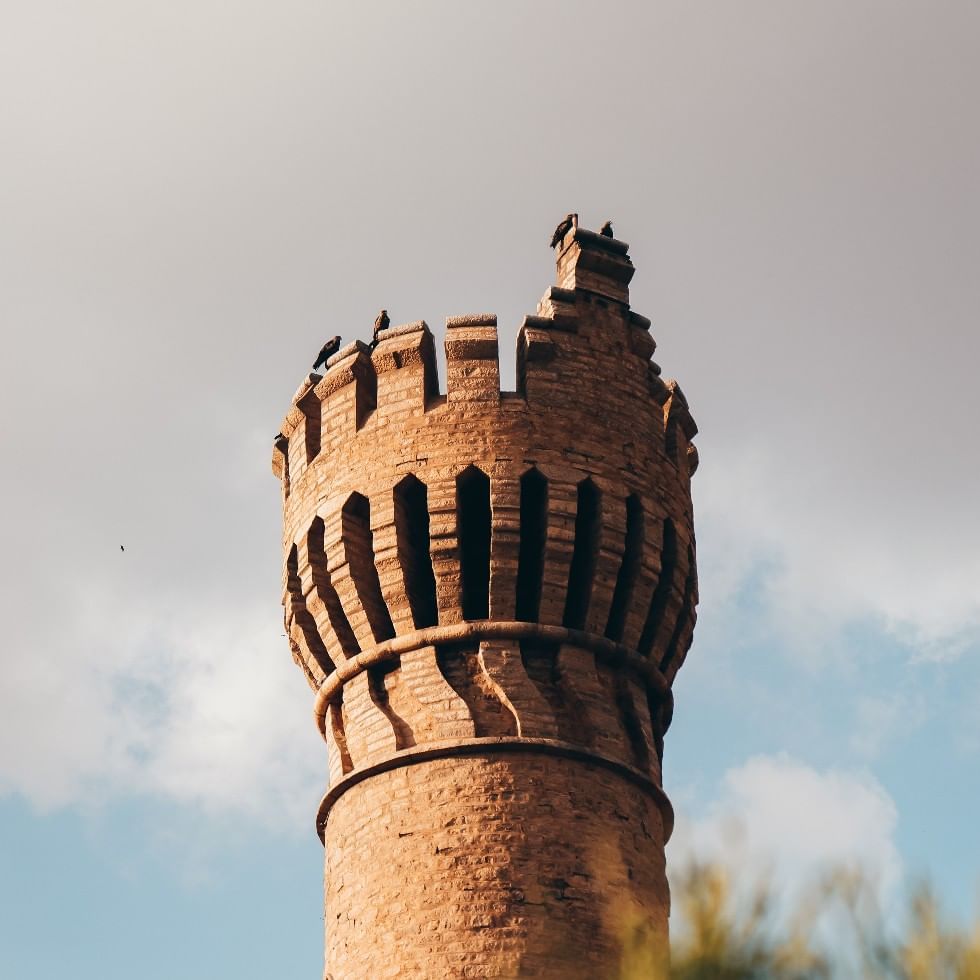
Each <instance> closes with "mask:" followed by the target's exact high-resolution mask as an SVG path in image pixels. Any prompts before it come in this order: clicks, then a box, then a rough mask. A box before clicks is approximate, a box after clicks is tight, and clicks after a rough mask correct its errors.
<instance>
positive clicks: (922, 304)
mask: <svg viewBox="0 0 980 980" xmlns="http://www.w3.org/2000/svg"><path fill="white" fill-rule="evenodd" d="M978 49H980V7H978V6H977V5H976V4H974V3H973V2H972V0H964V2H952V0H929V2H925V0H921V2H905V0H819V2H816V0H814V2H810V0H741V2H738V3H733V2H722V0H714V2H705V0H674V2H660V0H653V2H642V3H640V2H636V3H627V2H616V3H610V4H601V5H600V4H592V3H589V4H586V3H581V2H577V0H576V2H571V0H566V2H564V3H557V2H551V0H536V2H534V3H517V2H512V0H499V2H497V3H495V4H492V5H475V4H461V3H449V2H440V3H435V2H423V0H420V2H415V3H411V4H405V3H396V2H385V3H367V2H365V3H358V4H350V3H345V4H338V3H334V2H329V0H320V2H318V3H312V2H309V3H307V2H301V0H282V2H279V3H276V4H269V3H257V2H243V0H239V2H237V3H230V2H218V0H195V2H194V3H190V2H186V0H172V2H170V3H167V4H162V3H157V4H151V3H133V2H130V0H125V2H123V0H79V2H70V0H60V2H54V0H33V2H31V3H30V4H27V3H21V4H15V3H12V2H8V3H5V4H0V92H2V93H3V94H2V96H0V143H2V153H0V215H2V221H0V325H2V329H3V352H4V353H3V359H2V362H0V412H2V417H3V420H4V421H3V425H2V427H0V438H2V441H3V445H2V449H3V451H2V453H0V470H2V482H3V487H4V503H5V506H4V507H3V508H2V510H0V561H2V566H0V568H2V579H0V584H2V589H0V624H2V633H0V839H2V840H3V846H2V848H0V913H2V914H0V975H2V976H4V977H9V978H11V980H20V978H25V980H28V978H29V980H53V978H56V977H57V978H61V977H63V976H65V975H69V974H70V975H71V976H73V977H75V978H78V980H95V978H98V980H115V978H127V980H128V978H129V977H131V976H132V975H133V973H134V970H136V969H138V972H139V974H140V976H141V977H143V978H144V980H217V978H223V977H228V976H235V977H236V978H238V980H267V978H268V977H271V976H275V977H281V978H284V980H289V978H293V977H295V978H300V977H309V976H317V975H318V971H319V970H320V968H321V962H322V960H321V958H322V933H321V929H322V911H321V898H320V896H321V876H322V848H321V846H320V843H319V841H318V840H317V838H316V835H315V833H314V830H313V819H314V814H315V810H316V806H317V803H318V801H319V798H320V796H321V794H322V792H323V789H324V785H325V780H326V755H325V748H324V746H323V743H322V742H321V741H320V739H319V736H318V734H317V732H316V729H315V727H314V725H313V722H312V715H311V707H312V696H311V694H310V691H309V689H308V688H307V686H306V683H305V681H304V680H303V678H302V676H301V674H300V672H299V671H298V670H297V669H296V668H295V666H294V664H293V663H292V661H291V657H290V653H289V650H288V647H287V646H286V643H285V640H284V639H283V638H282V636H281V633H282V629H281V609H280V606H279V596H280V561H281V555H280V537H279V532H280V516H281V515H280V498H279V488H278V485H277V482H276V480H275V479H274V478H273V476H272V474H271V472H270V447H271V440H272V437H273V435H274V434H275V432H276V430H277V426H278V424H279V422H280V420H281V418H282V416H283V415H284V413H285V410H286V408H287V407H288V404H289V399H290V397H291V395H292V393H293V391H294V390H295V388H296V386H297V384H298V383H299V381H300V380H301V379H302V378H303V376H304V375H305V373H306V372H307V370H308V369H309V364H310V363H312V360H313V357H314V356H315V354H316V352H317V351H318V350H319V347H320V345H321V344H322V343H323V341H324V340H325V339H326V338H327V337H329V336H331V335H332V334H334V333H341V334H343V335H344V336H345V338H348V339H353V338H354V337H355V336H360V337H362V338H363V337H367V336H368V335H369V332H370V329H371V323H372V321H373V319H374V316H375V314H376V312H377V310H378V309H379V308H380V307H382V306H384V307H387V308H388V310H389V311H390V313H391V317H392V321H393V322H394V323H403V322H407V321H410V320H415V319H420V318H424V319H425V320H427V321H428V323H429V324H430V325H431V326H432V327H433V329H434V330H435V332H436V334H437V336H439V335H441V332H442V327H443V324H444V321H445V318H446V317H447V316H451V315H456V314H460V313H467V312H472V311H483V310H491V311H496V313H497V314H498V318H499V323H500V336H501V352H502V362H501V373H502V376H503V380H504V382H505V384H507V385H508V386H512V385H513V381H514V361H513V357H512V354H511V352H512V351H513V348H514V343H515V338H516V332H517V328H518V326H519V324H520V321H521V318H522V316H523V315H524V314H525V313H532V312H534V308H535V305H536V302H537V300H538V298H539V297H540V296H541V295H542V293H543V292H544V291H545V289H547V287H548V286H549V285H550V284H551V283H552V282H553V281H554V269H553V264H552V263H553V256H552V253H551V252H550V250H549V249H548V241H549V238H550V235H551V232H552V230H553V228H554V226H555V224H556V223H557V221H558V220H559V219H560V218H561V217H562V216H563V215H564V214H565V213H566V212H568V211H577V212H578V213H579V214H580V216H581V222H582V224H584V225H585V226H586V227H591V228H598V226H599V225H600V224H601V222H602V221H603V220H605V219H606V218H612V219H613V221H614V222H615V227H616V233H617V237H619V238H622V239H624V240H626V241H628V242H629V243H630V254H631V256H632V258H633V261H634V263H635V265H636V268H637V272H636V275H635V278H634V281H633V284H632V287H631V304H632V306H633V308H634V309H636V310H637V311H638V312H639V313H641V314H643V315H645V316H648V317H650V318H651V320H652V321H653V328H652V329H653V334H654V336H655V337H656V339H657V341H658V352H657V361H658V362H659V363H660V364H661V365H662V367H663V369H664V375H665V376H666V377H676V378H677V379H678V380H679V381H680V383H681V384H682V386H683V388H684V391H685V393H686V395H687V397H688V399H689V401H690V403H691V406H692V410H693V414H694V416H695V418H696V419H697V421H698V424H699V426H700V430H701V432H700V435H699V436H698V439H697V444H698V447H699V450H700V457H701V466H700V469H699V471H698V473H697V476H696V478H695V480H694V502H695V514H696V529H697V535H698V556H699V572H700V586H701V588H700V592H701V606H700V613H699V623H698V628H697V632H696V635H695V641H694V646H693V648H692V650H691V653H690V655H689V657H688V660H687V663H686V665H685V667H684V669H683V670H682V671H681V673H680V675H679V676H678V679H677V682H676V684H675V694H676V698H677V708H676V712H675V718H674V723H673V726H672V728H671V730H670V732H669V733H668V736H667V745H666V760H665V770H664V780H665V786H666V789H667V792H668V794H669V795H670V796H671V798H672V799H673V801H674V804H675V808H676V810H677V814H678V818H677V830H676V833H675V837H674V839H673V841H672V842H671V844H670V845H669V847H668V861H669V862H670V863H671V866H672V867H673V868H675V869H676V868H679V867H681V866H683V864H684V862H685V861H686V860H688V859H689V858H690V857H691V856H701V857H704V856H707V857H712V856H715V857H719V858H721V859H723V860H725V861H727V862H731V863H732V864H733V866H735V867H737V868H741V869H745V868H748V869H750V870H751V871H752V872H753V873H756V872H760V873H761V872H762V871H766V872H768V873H771V874H773V875H774V876H775V877H776V880H777V881H778V882H779V883H780V887H781V888H785V889H786V890H787V893H788V892H789V891H791V890H792V889H793V888H795V887H799V883H800V882H801V881H803V880H804V879H806V877H807V876H808V875H811V874H813V873H814V872H815V871H816V870H819V869H821V868H824V867H827V866H828V865H829V864H832V863H835V862H857V863H859V864H860V865H861V866H862V867H864V868H866V869H867V870H868V872H869V873H870V874H872V875H874V876H875V880H876V881H877V882H878V887H879V889H880V894H881V897H882V901H883V902H884V903H888V902H895V901H897V900H898V896H900V895H901V894H903V890H904V889H905V888H906V887H907V886H908V883H909V882H911V881H914V880H916V879H918V878H920V877H928V878H930V879H931V880H932V881H933V882H934V883H935V885H936V887H937V889H938V891H939V893H940V894H941V896H942V897H943V900H944V902H945V903H946V905H947V907H948V908H949V909H950V910H951V912H952V913H953V914H955V915H959V916H964V917H965V916H967V915H968V914H970V912H971V910H972V909H973V908H974V900H975V898H976V897H977V894H978V886H980V861H978V857H977V852H978V848H977V832H976V825H977V822H978V814H980V777H978V773H980V521H978V520H977V517H976V507H977V487H978V486H980V449H978V440H977V437H976V428H977V423H978V419H980V386H978V385H977V383H976V373H977V369H976V364H977V360H978V354H980V344H978V341H977V329H976V325H977V311H978V309H980V276H978V274H977V270H978V268H980V186H978V184H980V178H978V174H980V132H978V125H977V121H976V93H977V91H978V90H980V50H978ZM120 545H124V546H125V551H124V552H122V551H120Z"/></svg>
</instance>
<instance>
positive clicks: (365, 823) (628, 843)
mask: <svg viewBox="0 0 980 980" xmlns="http://www.w3.org/2000/svg"><path fill="white" fill-rule="evenodd" d="M460 748H461V750H462V751H463V753H464V754H462V755H453V754H448V755H441V756H439V755H437V756H436V757H435V758H432V757H431V754H427V755H423V756H421V757H419V758H418V759H417V760H411V759H405V758H401V759H399V760H397V762H398V764H397V765H396V766H395V767H394V768H390V769H387V770H385V769H384V768H383V767H381V768H380V770H379V771H376V772H375V773H374V774H372V775H369V776H368V777H367V778H363V779H361V780H360V781H358V782H356V783H354V784H353V785H349V787H347V788H346V789H344V788H343V787H342V786H338V787H337V788H336V789H337V790H342V791H341V793H340V795H339V796H335V792H336V791H332V792H331V793H330V794H329V795H328V798H327V800H325V804H327V805H328V806H329V811H328V813H326V814H325V816H326V826H325V844H326V865H327V874H326V917H325V918H326V976H327V977H329V978H332V980H365V978H368V977H370V978H375V977H379V978H380V977H392V976H400V977H420V978H442V977H522V976H536V977H556V978H557V977H561V978H597V977H615V976H616V975H617V973H618V968H619V963H620V958H621V953H622V943H623V939H624V938H625V934H626V932H628V930H629V929H630V928H631V927H633V926H635V925H636V924H637V922H638V921H640V920H642V921H643V922H645V923H647V924H648V925H651V926H652V927H653V929H654V931H655V932H660V933H661V934H662V935H663V936H664V941H665V942H666V935H667V916H668V912H669V902H670V899H669V893H668V888H667V880H666V876H665V871H664V843H665V840H664V838H665V828H664V820H663V817H662V812H661V807H665V806H667V804H666V801H665V800H664V798H663V796H662V793H661V792H660V791H659V790H658V789H657V788H656V787H655V786H654V785H653V784H647V785H644V783H643V781H642V780H639V779H637V778H636V776H635V774H631V773H630V772H629V771H628V770H626V769H625V768H624V767H617V766H616V765H615V764H614V763H610V762H609V760H602V759H598V758H596V759H591V760H590V759H588V758H585V757H584V755H583V753H581V750H576V749H574V748H573V747H571V746H567V747H566V746H563V745H562V743H555V744H552V745H540V746H537V747H535V746H530V745H527V744H523V745H519V746H517V745H515V744H513V743H512V744H510V745H503V744H502V745H501V746H500V747H499V750H496V751H493V750H491V751H485V752H484V753H483V754H477V755H474V754H465V753H468V752H471V751H473V750H474V749H476V748H477V747H476V746H469V747H460ZM487 748H489V747H487ZM566 749H567V751H566ZM448 751H449V752H452V749H449V750H448ZM576 755H577V756H578V758H576V757H575V756H576ZM406 762H407V763H408V764H405V763H406ZM665 812H668V813H669V809H667V810H666V811H665Z"/></svg>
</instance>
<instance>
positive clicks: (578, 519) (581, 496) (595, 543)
mask: <svg viewBox="0 0 980 980" xmlns="http://www.w3.org/2000/svg"><path fill="white" fill-rule="evenodd" d="M577 498H578V503H577V507H576V510H575V546H574V549H573V551H572V564H571V567H570V569H569V572H568V593H567V595H566V597H565V615H564V616H563V617H562V625H564V626H567V627H568V628H569V629H577V630H580V629H582V627H583V626H584V625H585V620H586V617H587V616H588V614H589V602H590V601H591V599H592V579H593V577H594V575H595V563H596V557H597V556H598V553H599V530H600V526H601V518H602V512H601V507H600V498H601V494H600V493H599V488H598V487H597V486H596V485H595V484H594V483H593V482H592V481H591V480H583V481H582V482H581V483H580V484H579V485H578V494H577Z"/></svg>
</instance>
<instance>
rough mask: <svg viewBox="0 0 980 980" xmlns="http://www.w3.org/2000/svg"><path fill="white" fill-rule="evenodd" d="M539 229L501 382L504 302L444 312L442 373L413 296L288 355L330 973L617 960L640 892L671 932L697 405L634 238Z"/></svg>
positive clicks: (295, 645) (303, 660)
mask: <svg viewBox="0 0 980 980" xmlns="http://www.w3.org/2000/svg"><path fill="white" fill-rule="evenodd" d="M556 259H557V266H558V285H556V286H553V287H551V288H549V289H548V290H547V292H546V293H545V295H544V297H543V298H542V300H541V302H540V303H539V304H538V308H537V311H536V313H535V314H534V315H533V316H528V317H527V318H526V319H525V322H524V324H523V326H522V328H521V331H520V334H519V337H518V348H517V375H518V390H517V391H516V392H503V393H502V392H501V391H500V390H499V355H498V349H497V332H496V317H495V316H493V315H492V314H473V315H469V316H463V317H453V318H450V319H449V320H448V321H447V324H446V360H447V378H446V385H447V390H446V393H445V394H441V393H440V391H439V385H438V378H437V368H436V359H435V350H434V343H433V338H432V334H431V333H430V331H429V329H428V327H427V326H426V324H425V323H424V321H416V322H414V323H409V324H405V325H403V326H396V327H392V328H390V329H388V330H386V331H384V332H383V333H381V334H380V336H379V338H378V341H379V342H378V344H377V346H376V347H375V349H374V350H373V351H372V350H371V349H370V348H368V347H367V346H366V345H365V344H363V343H361V342H357V341H355V342H354V343H351V344H349V345H348V346H347V347H345V348H343V349H342V350H341V351H339V352H338V353H337V354H336V355H335V356H334V357H333V358H331V360H330V362H329V364H328V367H327V369H326V371H325V373H324V375H323V376H322V377H321V376H319V375H315V374H314V375H309V376H308V377H307V378H305V379H304V381H303V382H302V384H301V385H300V387H299V389H298V390H297V392H296V394H295V396H294V398H293V404H292V407H291V408H290V410H289V412H288V413H287V415H286V418H285V419H284V421H283V423H282V427H281V434H280V436H279V437H277V439H276V442H275V448H274V453H273V471H274V472H275V474H276V475H277V476H278V477H279V479H280V481H281V484H282V492H283V511H284V537H283V554H284V565H283V604H284V609H285V623H286V633H287V636H288V638H289V643H290V647H291V650H292V652H293V658H294V660H296V662H297V663H298V664H299V665H300V667H301V668H302V670H303V672H304V675H305V676H306V678H307V681H308V683H309V684H310V686H311V687H312V688H313V689H314V690H315V691H316V692H317V696H316V699H315V716H316V718H317V722H318V724H319V726H320V730H321V733H322V734H323V737H324V739H325V741H326V743H327V761H328V769H329V774H330V789H329V791H328V793H327V796H326V797H325V798H324V802H323V804H322V806H321V811H320V815H319V817H318V827H319V829H320V830H321V832H322V834H323V836H324V841H325V846H326V852H327V883H326V890H327V920H326V921H327V930H326V937H327V962H328V970H329V972H330V975H331V976H332V977H333V978H334V980H359V978H371V977H384V976H405V977H452V976H461V977H465V976H474V977H482V976H541V977H578V976H583V977H585V976H589V977H601V976H610V975H613V974H614V973H615V968H616V962H617V956H618V953H617V943H618V933H617V929H618V928H619V927H620V926H624V925H625V924H626V920H627V919H628V918H629V917H630V916H632V915H634V914H635V915H637V916H642V917H646V918H647V919H649V920H651V921H653V922H654V923H655V924H656V926H657V928H659V929H661V930H663V933H664V935H666V918H667V911H668V899H667V891H666V882H665V880H664V876H663V845H664V843H665V840H666V837H667V836H669V833H670V828H671V826H672V814H671V811H670V806H669V804H668V803H667V801H666V798H665V797H664V796H663V793H662V790H661V789H660V784H661V756H662V751H663V737H664V732H665V730H666V728H667V726H668V725H669V723H670V718H671V714H672V707H673V701H672V697H671V694H670V687H669V686H670V683H671V682H672V681H673V678H674V676H675V674H676V672H677V670H678V669H679V668H680V666H681V664H682V663H683V661H684V658H685V656H686V653H687V650H688V647H689V646H690V643H691V639H692V636H693V630H694V624H695V620H696V613H695V606H696V604H697V598H698V595H697V573H696V565H695V548H694V530H693V514H692V508H691V496H690V478H691V475H692V473H693V472H694V469H695V468H696V466H697V452H696V450H695V449H694V447H693V445H692V444H691V439H692V438H693V437H694V435H695V434H696V431H697V429H696V426H695V424H694V422H693V420H692V418H691V415H690V412H689V409H688V405H687V400H686V399H685V397H684V395H683V393H682V391H681V389H680V387H679V386H678V385H677V384H676V382H673V381H664V380H662V379H661V377H660V368H659V367H658V366H657V365H656V364H654V362H652V361H651V360H650V357H651V355H652V354H653V353H654V351H655V349H656V344H655V342H654V340H653V338H652V337H651V336H650V332H649V327H650V323H649V321H648V320H646V319H645V318H644V317H642V316H640V315H639V314H637V313H635V312H634V311H632V310H631V309H630V308H629V296H628V284H629V281H630V279H631V277H632V274H633V266H632V263H631V262H630V260H629V256H628V249H627V246H626V245H625V243H623V242H619V241H616V240H614V239H609V238H604V237H602V236H598V235H595V234H593V233H591V232H588V231H586V230H585V229H580V228H578V227H577V224H574V223H573V225H572V227H571V228H570V229H569V230H568V232H567V233H566V234H565V236H564V238H563V239H562V240H561V241H560V242H559V243H558V245H557V249H556ZM519 583H520V588H521V594H520V596H519V595H518V588H519ZM515 745H517V746H518V747H519V748H520V749H521V750H520V751H518V750H517V749H515ZM420 759H421V760H423V761H419V760H420Z"/></svg>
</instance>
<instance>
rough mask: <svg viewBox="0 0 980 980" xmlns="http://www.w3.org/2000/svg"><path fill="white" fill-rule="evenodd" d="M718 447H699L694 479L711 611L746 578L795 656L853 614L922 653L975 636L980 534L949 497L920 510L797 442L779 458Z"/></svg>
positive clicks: (904, 496)
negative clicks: (810, 456)
mask: <svg viewBox="0 0 980 980" xmlns="http://www.w3.org/2000/svg"><path fill="white" fill-rule="evenodd" d="M824 435H826V433H824ZM804 448H805V447H804ZM716 449H717V452H718V456H717V458H715V459H712V458H711V455H710V453H708V452H702V458H703V459H704V465H703V466H702V471H701V472H699V473H698V477H697V480H698V482H697V485H696V488H695V492H696V503H697V509H698V540H699V559H700V560H699V570H700V574H701V579H702V588H701V594H702V600H703V601H704V602H705V604H706V606H707V607H708V608H709V609H710V607H711V606H712V605H714V607H715V618H718V616H717V613H718V612H719V611H721V610H724V609H726V608H728V607H729V606H730V605H731V604H732V603H733V602H734V601H735V600H736V599H737V597H738V594H739V590H740V589H744V587H745V586H746V583H747V582H750V581H753V580H754V584H756V585H758V589H759V591H758V596H757V598H758V599H761V601H762V602H763V604H764V607H765V615H766V618H767V620H768V626H769V628H770V629H772V630H778V632H779V635H780V639H782V640H785V641H787V645H788V648H789V649H790V650H792V651H794V652H799V653H802V654H804V655H807V654H810V655H825V654H826V652H827V649H828V639H829V638H830V637H831V636H832V635H833V634H834V633H835V632H837V631H839V630H840V629H841V628H843V627H845V626H847V625H848V624H849V623H855V622H872V623H874V624H876V625H877V626H878V627H879V628H881V629H883V630H885V631H887V632H888V633H890V634H891V635H892V636H893V637H894V638H896V639H897V640H898V641H899V642H901V643H902V644H903V645H905V646H906V647H907V648H909V649H910V651H911V654H912V657H913V659H915V660H920V661H921V660H932V661H950V660H954V659H956V658H958V657H960V656H961V655H963V653H965V652H966V651H968V650H969V649H971V648H974V647H976V646H977V645H978V644H980V591H978V589H977V582H980V538H978V531H977V526H976V524H975V522H972V521H966V520H962V519H960V517H959V516H958V515H960V514H961V513H962V511H961V509H960V507H959V505H958V503H957V501H955V500H950V501H949V506H948V508H947V509H946V510H945V511H944V512H942V513H936V512H935V511H934V512H933V513H932V514H925V513H921V512H920V510H919V508H918V506H917V505H918V503H919V502H918V501H916V500H915V499H910V498H911V496H912V495H911V494H910V493H909V492H908V490H907V489H904V490H903V489H895V490H894V491H893V490H892V489H891V488H888V487H882V486H880V485H878V484H877V481H875V480H873V479H871V478H869V477H868V475H867V474H862V473H855V474H853V476H852V475H850V474H847V473H846V472H844V469H843V468H842V467H841V466H840V462H839V461H838V460H835V459H834V457H833V455H832V454H828V455H827V456H826V457H821V462H820V464H819V465H813V461H812V460H811V461H810V464H809V465H808V464H807V461H806V453H805V452H801V450H800V448H796V449H794V448H792V447H788V448H785V449H781V451H780V456H779V458H777V457H776V456H775V454H774V453H773V452H772V451H771V450H770V449H767V448H764V447H759V446H754V447H753V446H751V445H746V444H742V445H738V444H733V445H729V446H728V447H724V448H722V447H716ZM941 503H942V501H941V500H940V499H939V498H936V499H935V500H934V506H936V507H939V506H940V505H941Z"/></svg>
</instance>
